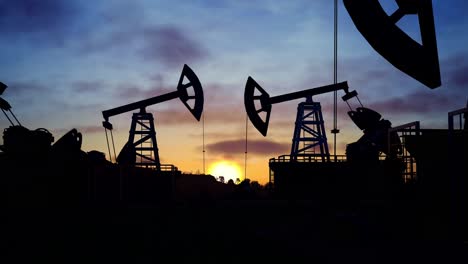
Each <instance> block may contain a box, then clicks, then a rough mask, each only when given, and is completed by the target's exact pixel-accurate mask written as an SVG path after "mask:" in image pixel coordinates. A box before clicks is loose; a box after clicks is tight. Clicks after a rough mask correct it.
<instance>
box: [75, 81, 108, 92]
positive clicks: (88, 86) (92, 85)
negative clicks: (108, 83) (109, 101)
mask: <svg viewBox="0 0 468 264" xmlns="http://www.w3.org/2000/svg"><path fill="white" fill-rule="evenodd" d="M71 86H72V89H73V91H74V92H77V93H88V92H95V91H97V90H100V89H102V88H103V87H104V83H103V82H101V81H76V82H73V83H72V84H71Z"/></svg>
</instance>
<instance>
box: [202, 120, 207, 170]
mask: <svg viewBox="0 0 468 264" xmlns="http://www.w3.org/2000/svg"><path fill="white" fill-rule="evenodd" d="M202 118H203V119H202V142H203V174H206V171H205V113H203V117H202Z"/></svg>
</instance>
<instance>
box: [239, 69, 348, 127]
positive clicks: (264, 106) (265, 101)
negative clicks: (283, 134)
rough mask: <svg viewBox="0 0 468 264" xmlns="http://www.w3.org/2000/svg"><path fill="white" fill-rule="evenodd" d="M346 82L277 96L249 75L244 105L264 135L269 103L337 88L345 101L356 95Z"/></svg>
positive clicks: (327, 91)
mask: <svg viewBox="0 0 468 264" xmlns="http://www.w3.org/2000/svg"><path fill="white" fill-rule="evenodd" d="M348 89H349V87H348V83H347V82H341V83H337V84H331V85H326V86H321V87H317V88H311V89H307V90H303V91H298V92H293V93H289V94H283V95H279V96H274V97H270V95H269V94H268V93H267V92H266V91H265V90H264V89H263V88H262V87H261V86H260V85H259V84H258V83H257V82H256V81H255V80H254V79H253V78H252V77H250V76H249V78H248V79H247V83H246V85H245V93H244V105H245V110H246V112H247V115H248V116H249V119H250V121H251V122H252V124H253V125H254V127H255V128H257V130H258V131H259V132H260V133H261V134H262V135H263V136H266V134H267V131H268V123H269V122H270V113H271V105H272V104H277V103H281V102H286V101H291V100H295V99H299V98H303V97H312V96H314V95H319V94H324V93H329V92H333V91H338V90H344V91H345V93H346V94H345V95H344V96H343V97H342V99H343V100H344V101H347V100H349V99H351V98H353V97H355V96H356V95H357V92H356V91H352V92H349V91H348ZM255 91H258V92H260V95H255ZM256 100H260V106H261V107H260V109H256V108H255V101H256ZM261 112H265V113H266V114H265V120H263V119H262V118H261V117H260V115H259V114H260V113H261Z"/></svg>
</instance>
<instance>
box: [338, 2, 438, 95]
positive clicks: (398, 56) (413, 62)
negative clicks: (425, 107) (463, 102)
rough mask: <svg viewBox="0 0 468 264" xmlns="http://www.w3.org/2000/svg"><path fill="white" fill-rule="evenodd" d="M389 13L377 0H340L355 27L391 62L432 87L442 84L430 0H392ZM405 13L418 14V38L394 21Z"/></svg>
mask: <svg viewBox="0 0 468 264" xmlns="http://www.w3.org/2000/svg"><path fill="white" fill-rule="evenodd" d="M395 1H396V3H397V4H398V9H397V10H396V11H395V12H394V13H393V14H391V15H390V16H389V15H387V13H385V11H384V9H383V8H382V6H381V5H380V3H379V0H343V3H344V6H345V7H346V9H347V10H348V13H349V15H350V16H351V19H352V20H353V22H354V24H355V25H356V28H357V29H358V30H359V32H361V34H362V35H363V36H364V38H365V39H366V40H367V42H369V44H370V45H371V46H372V47H373V48H374V49H375V51H377V52H378V53H379V54H380V55H382V57H384V58H385V59H386V60H387V61H388V62H390V63H391V64H392V65H393V66H395V67H396V68H398V69H399V70H401V71H402V72H404V73H406V74H408V75H409V76H411V77H413V78H414V79H416V80H418V81H420V82H421V83H423V84H424V85H426V86H427V87H429V88H431V89H434V88H437V87H439V86H440V85H441V78H440V67H439V57H438V52H437V39H436V33H435V25H434V14H433V11H432V0H395ZM406 15H418V18H419V27H420V31H421V41H422V44H419V43H418V42H417V41H415V40H414V39H412V38H411V37H410V36H408V35H407V34H406V33H405V32H404V31H403V30H401V29H400V28H399V27H398V26H397V25H396V23H397V22H398V21H399V20H400V19H401V18H403V17H404V16H406Z"/></svg>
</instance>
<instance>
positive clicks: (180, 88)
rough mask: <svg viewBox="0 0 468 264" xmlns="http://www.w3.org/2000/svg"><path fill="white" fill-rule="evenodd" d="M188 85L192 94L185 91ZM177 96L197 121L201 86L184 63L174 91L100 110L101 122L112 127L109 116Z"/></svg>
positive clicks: (201, 97)
mask: <svg viewBox="0 0 468 264" xmlns="http://www.w3.org/2000/svg"><path fill="white" fill-rule="evenodd" d="M184 79H187V80H188V83H183V82H184ZM190 87H193V91H194V94H193V95H189V93H188V91H187V89H188V88H190ZM177 97H179V98H180V100H181V101H182V103H183V104H184V105H185V106H186V107H187V108H188V110H189V111H190V113H192V115H193V116H194V117H195V118H196V119H197V120H198V121H200V118H201V115H202V113H203V100H204V99H203V98H204V97H203V88H202V86H201V84H200V80H199V79H198V77H197V75H196V74H195V73H194V72H193V70H192V69H191V68H190V67H189V66H187V65H186V64H184V68H183V69H182V73H181V75H180V78H179V83H178V84H177V90H176V91H174V92H170V93H167V94H162V95H159V96H155V97H152V98H148V99H145V100H141V101H138V102H135V103H131V104H127V105H123V106H119V107H116V108H113V109H109V110H105V111H102V116H103V117H104V122H102V125H103V126H104V127H105V128H107V129H112V124H111V123H110V122H109V118H110V117H111V116H115V115H119V114H122V113H126V112H129V111H133V110H136V109H141V110H142V111H144V110H145V108H146V107H147V106H150V105H154V104H158V103H162V102H165V101H169V100H172V99H175V98H177ZM189 100H195V102H194V105H193V107H191V106H190V105H189V104H188V103H187V102H188V101H189Z"/></svg>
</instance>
